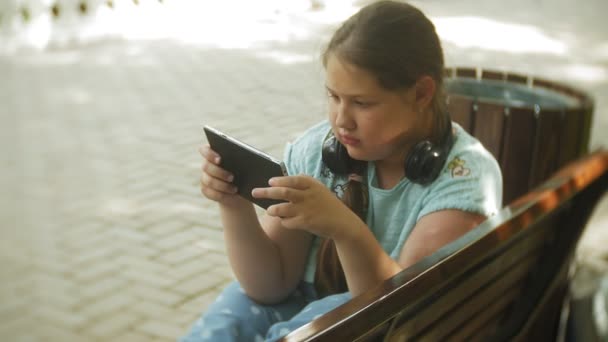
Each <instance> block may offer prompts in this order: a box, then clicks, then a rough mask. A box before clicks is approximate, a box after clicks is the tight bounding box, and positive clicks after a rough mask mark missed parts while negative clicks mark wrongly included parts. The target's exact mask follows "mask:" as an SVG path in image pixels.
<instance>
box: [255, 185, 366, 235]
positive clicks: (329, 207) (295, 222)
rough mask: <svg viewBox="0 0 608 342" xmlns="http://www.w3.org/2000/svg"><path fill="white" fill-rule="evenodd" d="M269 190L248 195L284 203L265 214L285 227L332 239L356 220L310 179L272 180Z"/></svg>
mask: <svg viewBox="0 0 608 342" xmlns="http://www.w3.org/2000/svg"><path fill="white" fill-rule="evenodd" d="M268 184H270V187H269V188H257V189H253V191H252V196H253V197H256V198H268V199H277V200H284V201H287V202H286V203H280V204H275V205H271V206H270V207H268V209H267V210H266V214H268V215H270V216H276V217H278V218H280V219H281V223H282V225H283V226H284V227H285V228H289V229H301V230H306V231H308V232H310V233H312V234H315V235H318V236H322V237H326V238H332V239H333V238H336V237H337V236H340V235H342V234H343V233H344V232H345V231H348V229H346V228H347V227H350V226H353V225H355V224H357V223H359V222H358V221H360V219H359V217H357V215H356V214H355V213H353V212H352V211H351V210H350V209H349V208H348V207H347V206H346V205H345V204H344V203H342V201H341V200H340V199H339V198H338V197H336V195H335V194H334V193H332V192H331V191H330V190H329V189H327V187H325V185H323V184H322V183H321V182H319V181H317V180H316V179H314V178H312V177H310V176H286V177H275V178H272V179H270V181H269V182H268Z"/></svg>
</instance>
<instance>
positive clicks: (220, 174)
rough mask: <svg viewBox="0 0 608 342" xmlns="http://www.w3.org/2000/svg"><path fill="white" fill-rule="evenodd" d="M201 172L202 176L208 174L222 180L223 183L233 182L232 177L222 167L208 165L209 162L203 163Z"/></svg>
mask: <svg viewBox="0 0 608 342" xmlns="http://www.w3.org/2000/svg"><path fill="white" fill-rule="evenodd" d="M201 169H202V170H203V174H208V175H210V176H212V177H214V178H218V179H222V180H224V181H225V182H229V183H230V182H232V181H233V180H234V175H233V174H232V173H230V172H228V171H226V170H225V169H223V168H222V167H220V166H218V165H216V164H213V163H210V162H209V161H203V165H202V166H201Z"/></svg>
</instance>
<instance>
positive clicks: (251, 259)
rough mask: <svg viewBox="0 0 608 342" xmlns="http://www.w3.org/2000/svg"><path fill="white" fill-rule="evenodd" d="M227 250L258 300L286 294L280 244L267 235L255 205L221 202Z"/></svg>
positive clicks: (240, 277) (236, 271)
mask: <svg viewBox="0 0 608 342" xmlns="http://www.w3.org/2000/svg"><path fill="white" fill-rule="evenodd" d="M220 213H221V218H222V223H223V226H224V240H225V243H226V252H227V254H228V259H229V261H230V265H231V267H232V270H233V272H234V274H235V276H236V278H237V279H238V281H239V283H240V284H241V286H242V288H243V289H244V290H245V291H246V293H247V294H248V295H249V296H250V297H251V298H253V299H254V300H257V301H259V302H268V303H270V302H274V301H276V300H278V299H279V298H278V297H280V296H282V295H283V293H282V292H285V291H283V287H284V286H283V270H282V262H281V257H280V254H279V250H278V247H277V246H276V245H275V243H274V242H273V241H272V240H271V239H270V238H269V237H268V236H267V235H266V233H265V232H264V230H263V229H262V226H261V225H260V221H259V219H258V217H257V215H256V212H255V209H254V208H253V205H252V204H251V203H249V202H243V203H241V204H239V205H235V206H226V205H220Z"/></svg>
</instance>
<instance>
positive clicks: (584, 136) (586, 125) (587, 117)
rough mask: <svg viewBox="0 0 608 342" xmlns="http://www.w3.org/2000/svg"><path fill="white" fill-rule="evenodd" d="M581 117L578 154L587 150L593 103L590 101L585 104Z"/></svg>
mask: <svg viewBox="0 0 608 342" xmlns="http://www.w3.org/2000/svg"><path fill="white" fill-rule="evenodd" d="M585 105H586V106H585V109H584V111H583V118H582V125H583V127H582V129H581V142H580V146H579V148H580V149H579V151H578V155H579V156H582V155H584V154H586V153H588V152H589V138H590V136H591V122H592V121H593V103H592V102H591V101H590V102H588V103H586V104H585Z"/></svg>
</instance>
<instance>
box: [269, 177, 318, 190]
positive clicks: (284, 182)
mask: <svg viewBox="0 0 608 342" xmlns="http://www.w3.org/2000/svg"><path fill="white" fill-rule="evenodd" d="M268 184H270V185H271V186H273V187H274V186H277V187H288V188H294V189H299V190H305V189H308V188H309V187H310V177H308V176H285V177H273V178H271V179H270V180H269V181H268Z"/></svg>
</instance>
